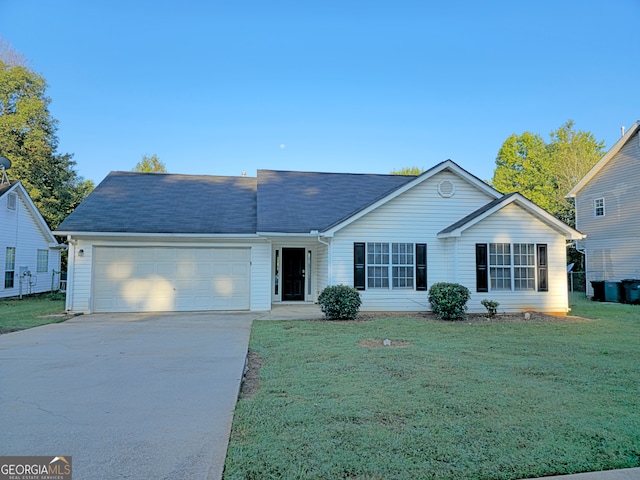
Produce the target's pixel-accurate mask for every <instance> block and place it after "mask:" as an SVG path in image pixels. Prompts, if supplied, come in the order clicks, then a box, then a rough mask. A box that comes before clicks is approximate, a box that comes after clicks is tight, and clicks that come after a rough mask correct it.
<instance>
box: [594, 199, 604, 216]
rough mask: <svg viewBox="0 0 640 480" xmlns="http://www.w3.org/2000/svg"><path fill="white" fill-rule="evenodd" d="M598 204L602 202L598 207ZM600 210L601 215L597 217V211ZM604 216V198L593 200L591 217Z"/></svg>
mask: <svg viewBox="0 0 640 480" xmlns="http://www.w3.org/2000/svg"><path fill="white" fill-rule="evenodd" d="M598 202H602V205H598ZM599 209H602V213H601V214H600V215H598V210H599ZM605 215H606V210H605V203H604V197H600V198H595V199H594V200H593V216H594V217H604V216H605Z"/></svg>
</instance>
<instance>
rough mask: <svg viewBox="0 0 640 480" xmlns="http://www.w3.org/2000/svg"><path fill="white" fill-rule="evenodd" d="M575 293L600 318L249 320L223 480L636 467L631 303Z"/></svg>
mask: <svg viewBox="0 0 640 480" xmlns="http://www.w3.org/2000/svg"><path fill="white" fill-rule="evenodd" d="M572 301H573V303H574V307H573V311H572V314H573V315H577V314H580V315H581V316H584V317H591V318H597V320H580V321H578V320H576V319H566V320H565V319H560V320H558V321H555V322H530V323H526V322H515V323H499V322H481V323H473V324H469V323H464V322H456V323H445V322H432V321H425V320H421V319H419V318H393V319H384V318H381V319H377V320H373V321H368V322H335V323H332V322H303V321H299V322H298V321H287V322H269V321H257V322H254V325H253V330H252V337H251V343H250V349H251V350H252V351H253V352H256V353H257V354H258V355H259V356H260V357H261V358H262V360H263V366H262V368H261V371H260V385H259V388H258V391H257V393H256V394H255V395H253V396H251V397H249V398H242V399H241V400H240V401H239V402H238V405H237V407H236V411H235V414H234V420H233V427H232V435H231V440H230V444H229V447H228V453H227V460H226V465H225V475H224V478H225V480H231V479H276V478H277V479H281V478H287V479H336V478H341V479H390V478H393V479H422V478H424V479H519V478H529V477H538V476H544V475H552V474H565V473H575V472H583V471H596V470H605V469H614V468H625V467H637V466H640V334H639V332H640V307H638V306H628V305H620V304H606V305H602V304H599V303H596V302H591V301H590V300H586V299H585V300H582V299H581V298H575V299H572ZM385 338H389V339H391V340H392V346H391V347H383V346H381V343H382V340H384V339H385ZM374 341H375V342H377V344H378V345H380V346H379V347H373V348H372V347H371V346H363V344H364V345H371V343H373V342H374ZM398 342H406V345H405V346H401V347H400V346H399V347H394V344H397V343H398Z"/></svg>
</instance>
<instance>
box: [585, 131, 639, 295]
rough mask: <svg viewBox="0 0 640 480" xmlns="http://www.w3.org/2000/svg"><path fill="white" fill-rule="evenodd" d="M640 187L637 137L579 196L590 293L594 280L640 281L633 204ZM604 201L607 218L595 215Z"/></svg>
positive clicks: (636, 226)
mask: <svg viewBox="0 0 640 480" xmlns="http://www.w3.org/2000/svg"><path fill="white" fill-rule="evenodd" d="M638 185H640V146H639V135H638V133H636V134H635V135H634V136H633V137H632V138H631V139H629V140H628V141H627V143H626V144H625V145H624V146H623V147H622V148H621V149H620V151H619V152H618V153H617V154H616V155H615V156H614V157H613V158H611V159H610V160H609V162H608V163H607V164H606V165H605V166H604V167H603V168H602V170H600V171H599V172H598V173H597V174H596V176H595V177H594V178H593V179H592V180H591V181H590V182H588V183H587V184H586V185H585V186H584V187H583V188H582V189H581V190H580V191H579V192H578V194H577V195H576V199H575V200H576V228H577V229H578V230H580V231H581V232H582V233H584V234H586V235H587V237H586V238H585V239H584V240H581V241H580V242H579V246H580V247H581V248H583V249H584V250H585V259H586V274H587V292H588V293H589V294H591V293H592V292H593V290H592V287H591V281H593V280H612V281H617V280H622V279H625V278H640V255H639V254H638V238H640V206H639V205H638V202H636V201H634V199H635V198H636V196H637V190H638ZM599 199H601V200H603V202H604V215H603V216H596V215H595V213H596V212H595V203H594V202H595V201H596V200H599Z"/></svg>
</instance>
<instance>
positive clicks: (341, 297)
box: [318, 285, 362, 320]
mask: <svg viewBox="0 0 640 480" xmlns="http://www.w3.org/2000/svg"><path fill="white" fill-rule="evenodd" d="M318 303H319V304H320V306H321V307H322V311H323V312H324V314H325V315H326V317H327V318H328V319H329V320H353V319H354V318H356V317H357V316H358V312H359V311H360V305H362V300H361V299H360V292H358V290H356V289H355V288H353V287H349V286H347V285H332V286H329V287H326V288H325V289H324V290H322V292H321V293H320V296H319V297H318Z"/></svg>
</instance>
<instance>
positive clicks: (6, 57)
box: [0, 37, 94, 229]
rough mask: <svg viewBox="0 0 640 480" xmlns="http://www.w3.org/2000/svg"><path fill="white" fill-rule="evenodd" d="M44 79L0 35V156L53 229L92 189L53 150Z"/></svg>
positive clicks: (68, 160)
mask: <svg viewBox="0 0 640 480" xmlns="http://www.w3.org/2000/svg"><path fill="white" fill-rule="evenodd" d="M46 88H47V84H46V81H45V79H44V78H43V77H42V76H41V75H38V74H37V73H35V72H34V71H33V70H31V69H29V68H28V67H27V66H26V65H25V61H24V58H23V57H22V55H20V54H18V53H16V52H15V50H13V49H12V48H11V46H10V45H9V44H8V42H5V41H4V40H3V39H2V38H1V37H0V155H3V156H5V157H7V158H8V159H9V160H11V162H12V167H11V170H10V171H9V172H8V176H9V177H10V178H11V179H15V180H19V181H21V182H22V185H23V186H24V188H25V189H26V190H27V192H28V193H29V196H30V197H31V199H32V200H33V203H34V204H35V205H36V206H37V207H38V210H39V211H40V213H41V214H42V216H43V218H44V219H45V220H46V222H47V223H48V224H49V227H50V228H52V229H55V228H56V227H57V226H58V225H59V224H60V223H61V222H62V220H64V218H65V217H66V216H67V215H69V214H70V213H71V212H72V211H73V210H74V209H75V207H76V206H78V205H79V204H80V202H82V200H83V199H84V198H85V197H86V196H87V195H88V194H89V193H90V192H91V191H92V190H93V188H94V184H93V182H92V181H90V180H85V179H83V178H82V177H80V176H78V174H77V172H76V171H75V165H76V162H74V161H73V160H72V155H71V154H68V153H65V154H60V153H58V152H57V147H58V137H57V136H56V132H57V129H58V122H57V120H55V119H54V118H53V117H52V116H51V114H50V112H49V103H50V102H51V99H50V98H49V97H48V96H47V95H46Z"/></svg>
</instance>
